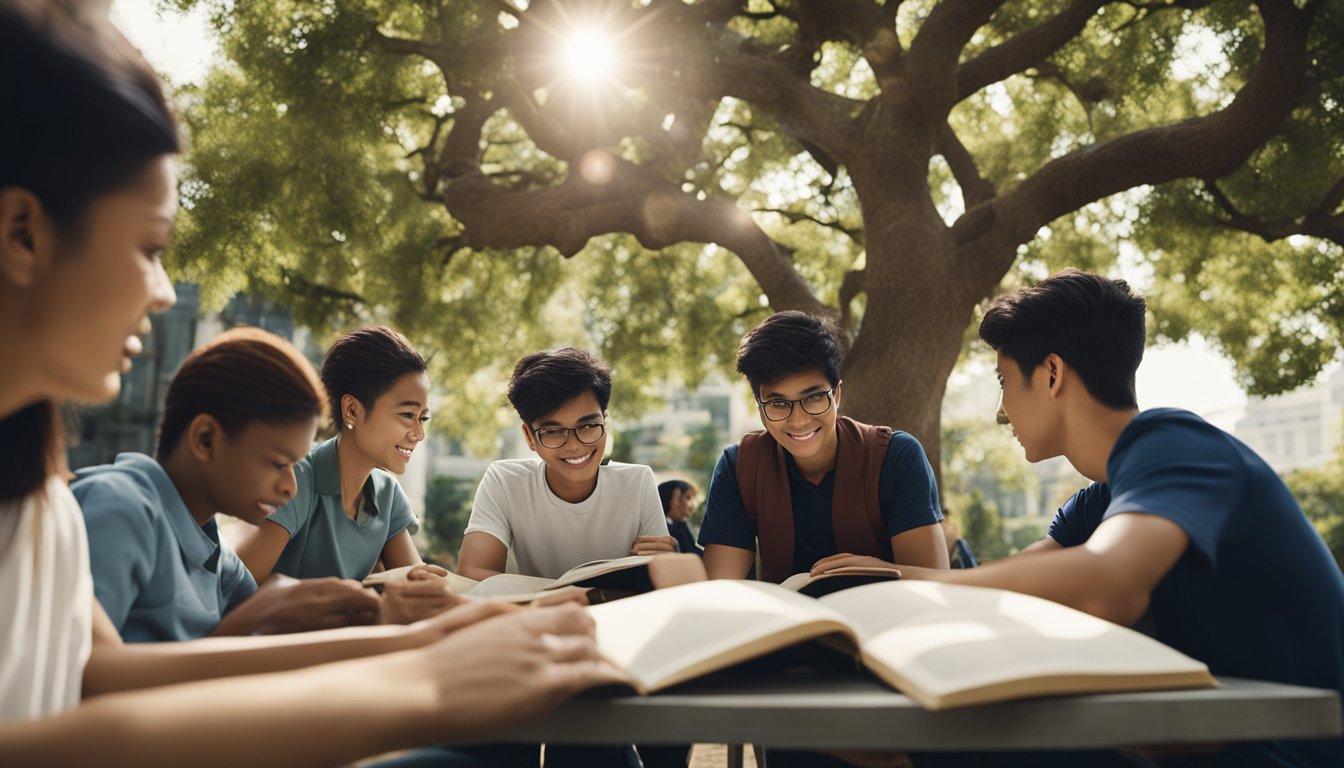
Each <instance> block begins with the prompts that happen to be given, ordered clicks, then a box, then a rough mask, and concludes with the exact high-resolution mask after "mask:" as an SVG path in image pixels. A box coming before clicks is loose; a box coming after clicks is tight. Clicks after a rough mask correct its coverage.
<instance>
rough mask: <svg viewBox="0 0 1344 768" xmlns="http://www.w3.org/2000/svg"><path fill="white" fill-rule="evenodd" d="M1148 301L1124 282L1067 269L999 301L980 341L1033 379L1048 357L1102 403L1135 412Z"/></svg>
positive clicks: (986, 319) (984, 324) (982, 325)
mask: <svg viewBox="0 0 1344 768" xmlns="http://www.w3.org/2000/svg"><path fill="white" fill-rule="evenodd" d="M1146 310H1147V302H1145V301H1144V299H1143V297H1142V296H1138V295H1135V294H1134V293H1133V292H1132V291H1131V290H1130V287H1129V284H1128V283H1126V282H1125V281H1124V280H1111V279H1109V278H1105V277H1102V276H1101V275H1096V274H1092V273H1090V272H1081V271H1079V270H1076V269H1066V270H1064V271H1063V272H1060V273H1059V274H1056V275H1053V276H1051V277H1049V278H1047V279H1045V280H1043V281H1041V282H1040V283H1039V284H1037V285H1036V286H1035V287H1032V288H1020V289H1018V290H1016V291H1013V292H1012V293H1007V294H1004V295H1003V296H1000V297H999V298H997V299H995V300H994V303H993V304H991V305H990V307H989V310H988V311H986V312H985V317H984V319H983V320H981V321H980V338H982V339H984V340H985V342H986V343H987V344H989V346H990V347H993V348H994V349H995V350H997V351H999V352H1001V353H1003V354H1004V355H1006V356H1008V357H1010V358H1012V359H1013V360H1014V361H1015V362H1016V363H1017V366H1018V368H1021V369H1022V375H1023V376H1026V377H1028V378H1030V376H1031V374H1032V372H1033V371H1034V370H1036V366H1038V365H1040V364H1041V362H1042V361H1043V360H1045V357H1046V355H1049V354H1051V353H1054V354H1057V355H1059V356H1060V358H1062V359H1063V360H1064V362H1066V363H1068V364H1069V367H1071V368H1073V369H1074V370H1075V371H1077V372H1078V377H1079V378H1080V379H1082V381H1083V384H1084V385H1085V386H1086V387H1087V391H1088V392H1091V393H1092V396H1093V397H1095V398H1096V399H1097V400H1098V401H1100V402H1101V403H1102V404H1103V405H1106V406H1108V407H1110V408H1115V409H1126V408H1137V407H1138V398H1137V396H1136V395H1135V391H1134V372H1135V371H1137V370H1138V368H1139V363H1140V362H1142V361H1143V346H1144V343H1145V341H1146V335H1145V334H1146V330H1145V325H1146V318H1145V315H1144V313H1145V311H1146Z"/></svg>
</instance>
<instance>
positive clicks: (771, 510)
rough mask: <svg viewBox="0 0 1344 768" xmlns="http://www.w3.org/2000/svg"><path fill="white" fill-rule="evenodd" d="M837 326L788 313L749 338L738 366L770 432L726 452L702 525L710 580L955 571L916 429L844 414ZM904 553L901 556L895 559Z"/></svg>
mask: <svg viewBox="0 0 1344 768" xmlns="http://www.w3.org/2000/svg"><path fill="white" fill-rule="evenodd" d="M843 356H844V348H843V345H842V343H841V340H840V335H839V332H838V330H837V329H836V328H835V327H834V325H833V324H832V323H831V322H830V321H829V320H826V319H823V318H819V317H816V316H813V315H809V314H807V313H805V312H796V311H790V312H779V313H776V314H774V315H771V316H770V317H769V318H766V320H765V321H764V322H762V323H761V324H760V325H758V326H757V327H755V328H753V329H752V330H751V331H749V332H748V333H747V335H746V336H745V337H743V339H742V344H741V346H740V347H739V348H738V352H737V370H738V371H739V372H741V373H742V374H743V375H744V376H746V378H747V381H748V382H749V383H750V384H751V389H752V395H753V396H754V397H755V399H756V403H757V410H758V412H759V413H760V416H761V424H762V425H763V426H764V427H765V431H763V432H752V433H749V434H747V435H745V436H743V438H742V442H741V443H739V444H738V445H732V446H729V447H728V448H726V449H725V450H724V452H723V455H722V456H721V457H720V458H719V463H718V465H717V466H716V467H715V468H714V475H713V478H712V479H711V481H710V485H709V498H708V507H707V508H706V511H705V520H704V523H703V524H702V525H701V528H700V544H701V545H702V546H704V547H705V568H706V569H707V570H708V571H709V575H710V578H730V579H740V578H744V577H746V576H747V574H748V573H749V572H750V571H751V568H752V566H753V564H754V563H755V562H756V554H757V546H758V544H759V548H760V558H761V571H760V574H759V576H760V578H761V579H763V580H765V581H773V582H776V583H778V582H780V581H782V580H784V579H785V578H787V577H788V576H790V575H792V574H794V573H801V572H805V571H809V570H811V569H813V568H814V567H833V566H834V564H836V563H843V564H845V565H890V564H891V563H893V562H902V563H912V564H919V565H922V566H925V567H929V568H946V567H947V545H946V543H945V542H944V540H943V533H942V529H941V528H940V527H939V525H938V522H939V520H940V519H942V514H941V512H940V506H939V503H938V487H937V485H936V483H935V482H934V477H933V469H932V468H931V467H930V466H929V461H928V458H927V457H926V456H925V455H924V448H923V446H921V445H920V444H919V441H918V440H916V439H915V438H914V437H911V436H910V435H908V434H906V433H904V432H899V431H893V430H891V429H889V428H886V427H873V426H869V425H867V424H861V423H859V422H857V421H854V420H853V419H850V418H848V417H843V416H839V415H838V411H839V409H840V394H841V382H840V363H841V360H842V359H843ZM893 558H894V559H893Z"/></svg>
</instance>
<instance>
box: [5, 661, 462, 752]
mask: <svg viewBox="0 0 1344 768" xmlns="http://www.w3.org/2000/svg"><path fill="white" fill-rule="evenodd" d="M419 666H420V665H419V664H418V663H417V659H416V656H415V654H405V653H402V654H394V655H391V656H382V657H378V658H376V659H362V660H357V661H349V662H345V663H344V664H342V665H340V666H339V668H338V667H323V668H320V669H313V670H302V671H298V672H290V673H286V674H283V675H270V676H260V677H259V676H251V677H240V678H230V679H227V680H215V681H209V682H202V683H192V684H189V685H175V686H171V687H168V688H160V689H156V690H150V691H137V692H133V693H121V694H116V695H113V696H107V697H104V698H99V699H96V700H94V701H91V702H88V703H86V704H84V705H81V706H79V707H78V708H76V709H74V710H71V711H69V712H67V713H64V714H61V715H58V716H55V717H48V718H44V719H40V720H35V721H29V722H24V723H16V724H9V725H6V726H5V727H4V728H0V765H39V764H43V765H84V764H93V763H97V764H98V765H100V766H104V768H115V766H122V765H124V766H133V767H135V768H152V767H153V766H178V765H181V764H182V763H183V761H184V760H185V759H186V756H188V755H190V762H191V763H192V764H193V765H197V766H201V767H202V768H208V767H209V766H221V767H222V768H236V767H237V766H240V765H247V766H249V767H251V768H264V767H265V766H309V765H311V766H320V765H339V764H344V763H347V762H350V761H352V760H355V759H357V758H360V757H364V756H367V755H373V754H378V753H381V752H386V751H388V750H390V749H394V748H399V747H407V746H415V745H422V744H427V743H431V742H432V741H434V733H433V731H434V729H435V728H436V726H441V725H443V724H442V723H439V722H438V718H437V717H436V716H435V715H434V713H435V712H442V711H444V709H443V708H442V706H441V704H442V703H441V702H438V701H437V700H436V699H437V697H438V696H439V692H438V690H437V689H436V686H435V685H434V684H433V683H432V682H431V681H429V680H427V679H426V677H425V675H423V674H422V672H421V671H420V670H419V669H418V667H419ZM384 691H393V692H395V695H376V706H371V705H370V702H371V700H372V699H373V696H371V692H372V693H374V694H381V693H382V692H384ZM243 702H246V704H245V705H243Z"/></svg>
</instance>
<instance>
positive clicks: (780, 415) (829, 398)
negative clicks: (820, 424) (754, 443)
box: [756, 387, 835, 421]
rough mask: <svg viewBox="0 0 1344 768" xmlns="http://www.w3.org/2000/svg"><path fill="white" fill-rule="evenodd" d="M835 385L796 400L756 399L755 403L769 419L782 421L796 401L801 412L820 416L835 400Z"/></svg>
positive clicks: (789, 414) (790, 413)
mask: <svg viewBox="0 0 1344 768" xmlns="http://www.w3.org/2000/svg"><path fill="white" fill-rule="evenodd" d="M834 395H835V387H831V388H830V389H828V390H826V391H825V392H814V393H812V394H810V395H808V396H807V397H802V398H799V399H797V400H766V401H764V402H762V401H760V400H757V401H756V405H758V406H760V409H761V413H763V414H765V418H766V419H768V420H770V421H783V420H785V419H787V418H789V417H790V416H792V415H793V404H794V403H798V404H799V405H801V406H802V407H803V413H806V414H808V415H809V416H820V415H821V414H823V413H825V412H827V411H829V410H831V405H832V404H833V403H834V402H835V397H834Z"/></svg>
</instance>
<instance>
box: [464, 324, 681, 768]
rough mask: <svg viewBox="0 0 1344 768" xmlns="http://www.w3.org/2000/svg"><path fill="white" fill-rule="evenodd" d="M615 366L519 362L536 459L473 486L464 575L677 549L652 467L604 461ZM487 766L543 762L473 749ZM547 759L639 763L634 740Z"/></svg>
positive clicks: (535, 572)
mask: <svg viewBox="0 0 1344 768" xmlns="http://www.w3.org/2000/svg"><path fill="white" fill-rule="evenodd" d="M610 399H611V368H609V367H608V366H607V364H606V363H604V362H602V361H601V360H598V359H597V358H595V357H593V356H592V355H590V354H588V353H587V352H585V351H583V350H581V349H575V348H573V347H563V348H560V349H551V350H546V351H544V352H535V353H533V354H530V355H527V356H526V357H524V358H522V359H521V360H519V361H518V363H517V364H516V365H515V366H514V368H513V376H512V377H511V378H510V379H509V402H510V403H511V404H512V405H513V407H514V410H516V411H517V412H518V417H519V418H520V419H522V422H523V423H522V430H523V439H524V440H526V441H527V447H528V448H531V449H532V450H533V451H534V452H536V454H537V458H535V459H501V460H499V461H495V462H493V463H491V464H490V466H489V467H487V468H486V470H485V476H484V477H482V478H481V482H480V485H478V486H477V487H476V499H475V501H474V502H473V503H472V507H471V518H470V520H469V521H468V522H467V530H466V535H465V536H464V537H463V539H462V551H461V554H459V556H458V563H457V572H458V573H459V574H460V575H462V576H466V577H467V578H471V579H478V580H479V579H485V578H489V577H490V576H494V575H495V574H498V573H503V572H504V569H505V567H506V563H507V561H508V554H509V551H510V550H512V552H513V555H514V560H515V562H516V563H517V566H518V572H519V573H521V574H524V575H527V576H544V577H546V578H552V579H553V578H557V577H559V576H560V575H562V574H563V573H564V572H565V571H567V570H569V569H570V568H573V567H574V566H576V565H580V564H582V563H586V562H588V561H590V560H604V559H608V558H616V557H624V556H626V555H648V554H658V553H660V552H676V551H677V542H676V539H673V538H672V537H670V536H668V535H667V527H666V526H665V525H664V523H663V516H662V511H661V510H662V507H661V506H660V504H659V503H658V492H657V490H656V486H655V485H654V482H653V470H651V469H649V468H648V467H645V466H641V465H638V464H621V463H617V462H609V463H607V464H602V454H603V453H604V452H605V450H606V446H607V427H606V422H607V403H608V402H609V401H610ZM467 754H470V755H472V756H474V757H477V758H480V760H481V764H489V765H506V764H507V765H519V766H521V765H532V766H534V765H536V764H537V761H536V757H537V753H536V748H535V747H526V746H500V747H488V748H484V749H481V748H477V749H470V750H467ZM546 764H547V765H554V766H559V767H560V768H567V767H569V766H573V767H574V768H579V767H580V766H582V767H584V768H588V767H589V766H612V767H613V768H616V767H619V768H635V767H636V766H638V765H639V758H638V757H637V756H636V754H635V751H634V750H633V749H632V748H630V747H593V746H576V745H550V746H548V747H547V749H546Z"/></svg>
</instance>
